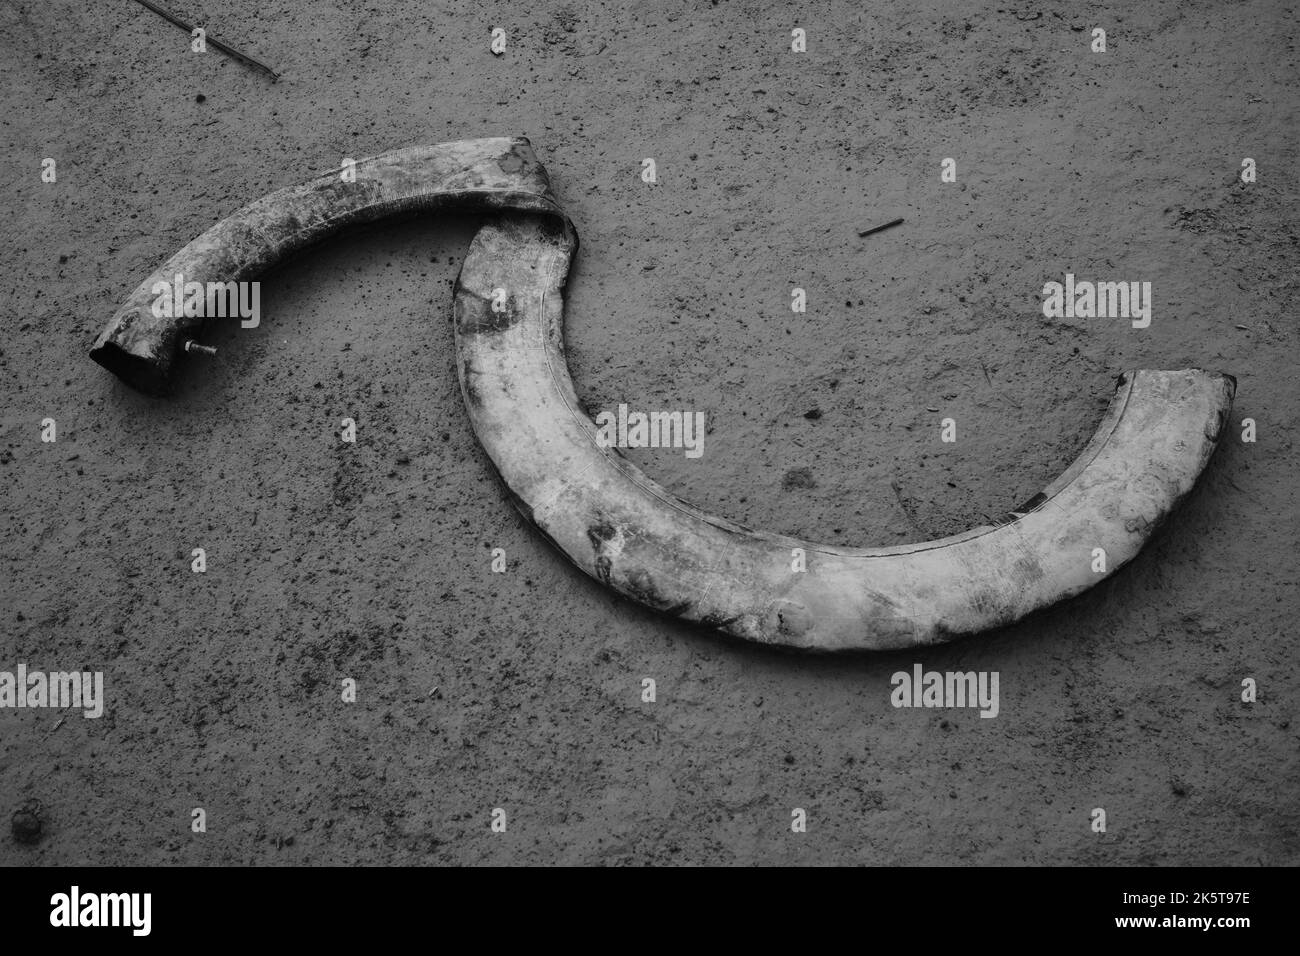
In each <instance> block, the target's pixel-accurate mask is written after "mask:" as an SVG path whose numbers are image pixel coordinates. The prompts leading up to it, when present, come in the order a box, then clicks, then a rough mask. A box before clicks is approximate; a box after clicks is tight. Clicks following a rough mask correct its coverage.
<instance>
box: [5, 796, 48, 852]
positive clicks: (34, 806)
mask: <svg viewBox="0 0 1300 956" xmlns="http://www.w3.org/2000/svg"><path fill="white" fill-rule="evenodd" d="M40 809H41V804H40V801H38V800H28V801H27V802H26V803H24V804H23V805H22V806H21V807H19V808H18V809H17V810H15V811H14V815H13V817H12V818H11V819H10V821H9V827H10V830H11V831H12V832H13V836H14V839H15V840H16V841H17V842H19V843H22V844H25V845H27V846H31V845H32V844H34V843H37V842H39V840H40V839H41V836H42V834H44V832H45V824H44V823H43V822H42V820H41V817H40Z"/></svg>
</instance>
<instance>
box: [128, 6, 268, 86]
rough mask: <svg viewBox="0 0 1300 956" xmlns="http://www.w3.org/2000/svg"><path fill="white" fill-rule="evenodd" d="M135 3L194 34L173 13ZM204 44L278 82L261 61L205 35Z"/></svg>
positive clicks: (189, 25) (158, 7)
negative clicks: (208, 44)
mask: <svg viewBox="0 0 1300 956" xmlns="http://www.w3.org/2000/svg"><path fill="white" fill-rule="evenodd" d="M135 2H136V3H138V4H140V6H142V7H147V8H149V9H150V10H152V11H153V12H154V13H156V14H158V16H160V17H162V18H163V19H164V20H166V21H168V22H169V23H173V24H175V25H176V26H178V27H180V28H181V29H182V30H184V31H185V32H186V33H189V34H193V33H194V27H193V26H192V25H191V24H188V23H186V22H185V21H184V20H182V19H181V18H180V17H178V16H176V15H175V14H174V13H168V12H167V11H166V10H164V9H163V8H162V7H160V6H158V5H157V4H154V3H150V2H149V0H135ZM204 42H205V43H210V44H211V45H212V46H213V47H215V48H216V49H218V50H220V51H221V52H222V53H224V54H226V55H227V56H232V57H234V58H235V59H236V60H242V61H244V62H245V63H247V64H248V65H249V66H251V67H253V68H254V69H258V70H261V71H262V72H263V73H265V74H267V75H268V76H269V77H271V79H273V80H278V79H279V78H280V74H279V73H277V72H275V70H273V69H271V68H270V67H269V66H267V65H266V64H265V63H263V62H262V61H261V60H255V59H253V58H252V57H251V56H249V55H248V54H247V53H240V52H239V51H238V50H236V49H235V48H234V47H231V46H226V44H224V43H222V42H221V41H220V40H218V39H216V38H215V37H210V36H206V34H205V36H204Z"/></svg>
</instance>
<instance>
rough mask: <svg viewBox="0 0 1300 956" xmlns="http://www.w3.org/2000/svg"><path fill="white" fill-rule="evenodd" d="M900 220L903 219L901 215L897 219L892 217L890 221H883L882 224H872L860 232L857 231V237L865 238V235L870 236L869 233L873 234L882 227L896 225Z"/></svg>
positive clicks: (887, 227) (886, 227)
mask: <svg viewBox="0 0 1300 956" xmlns="http://www.w3.org/2000/svg"><path fill="white" fill-rule="evenodd" d="M902 221H903V217H902V216H899V217H898V218H897V219H893V220H891V221H889V222H887V223H885V224H884V225H883V226H873V227H872V228H870V229H864V230H863V231H862V232H859V233H858V238H859V239H864V238H866V237H867V236H870V235H873V234H874V233H877V232H880V231H881V230H882V229H889V228H891V227H892V226H897V225H898V224H899V223H900V222H902Z"/></svg>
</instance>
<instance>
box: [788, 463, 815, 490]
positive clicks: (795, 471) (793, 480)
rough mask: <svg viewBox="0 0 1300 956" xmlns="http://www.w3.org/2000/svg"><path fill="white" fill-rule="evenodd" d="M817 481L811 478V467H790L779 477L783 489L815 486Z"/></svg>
mask: <svg viewBox="0 0 1300 956" xmlns="http://www.w3.org/2000/svg"><path fill="white" fill-rule="evenodd" d="M816 487H817V482H816V481H814V480H813V473H812V469H811V468H791V469H790V470H789V471H787V472H786V473H785V475H784V476H783V477H782V478H781V488H782V490H783V491H790V490H792V489H794V488H816Z"/></svg>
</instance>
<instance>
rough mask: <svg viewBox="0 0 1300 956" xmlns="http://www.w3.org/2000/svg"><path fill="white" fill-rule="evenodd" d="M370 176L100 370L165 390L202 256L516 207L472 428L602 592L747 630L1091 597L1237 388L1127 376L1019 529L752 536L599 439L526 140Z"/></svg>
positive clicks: (480, 362)
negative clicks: (566, 324)
mask: <svg viewBox="0 0 1300 956" xmlns="http://www.w3.org/2000/svg"><path fill="white" fill-rule="evenodd" d="M458 164H459V165H458ZM357 180H358V183H357V184H348V185H347V186H345V185H343V184H339V183H338V182H337V174H334V175H332V176H327V177H320V178H318V179H315V180H311V181H309V182H307V183H304V184H302V185H300V186H296V187H291V188H290V189H286V190H281V191H280V192H277V193H273V194H271V195H270V196H268V197H266V198H265V199H263V200H259V201H258V202H256V203H253V204H251V205H249V206H247V207H245V208H244V209H243V210H241V211H240V212H239V213H237V214H236V215H235V216H232V217H231V219H229V220H226V221H224V222H222V223H220V224H219V225H218V226H216V227H214V228H213V229H212V230H210V231H209V232H208V233H206V234H205V235H204V236H201V237H200V238H199V239H197V240H195V241H194V242H193V243H191V244H190V245H189V246H187V247H186V248H185V249H183V250H182V251H181V252H180V253H179V254H178V255H177V256H176V257H175V258H174V259H173V260H172V261H170V262H168V263H167V264H166V265H164V266H163V267H162V268H161V269H159V271H158V273H157V274H156V275H155V276H152V277H150V279H148V280H146V282H145V283H143V284H142V285H141V287H140V289H137V291H136V293H135V294H133V296H132V297H131V298H130V299H128V301H127V303H126V305H124V306H123V308H122V309H121V310H119V312H118V314H117V315H116V316H115V317H114V319H113V321H112V322H111V323H110V325H109V327H108V328H107V329H106V330H105V332H104V333H103V335H101V336H100V339H99V341H98V342H97V343H96V346H95V351H94V352H93V353H92V354H93V355H94V357H95V358H96V360H97V361H99V362H100V363H101V364H103V365H105V366H107V367H108V368H110V369H111V370H112V371H114V372H115V373H116V374H118V375H119V376H120V377H122V378H123V379H124V380H126V381H127V382H129V383H130V384H132V385H134V386H135V387H137V388H141V389H143V390H145V391H151V392H154V391H160V390H163V389H165V387H166V384H167V381H168V379H169V377H170V373H171V362H172V358H173V356H174V355H175V352H176V350H177V348H178V347H179V343H180V342H181V341H182V340H183V339H184V338H186V337H187V336H190V335H192V334H194V333H195V332H196V331H197V328H196V322H195V320H178V319H155V318H154V317H153V316H152V315H150V314H149V312H148V309H147V301H148V295H147V293H148V290H149V289H150V288H151V287H152V283H153V282H154V281H156V279H158V278H163V279H165V278H168V277H170V276H171V275H172V274H173V273H175V272H177V271H182V266H183V267H184V271H185V274H186V276H187V278H194V279H197V280H199V281H208V280H217V281H224V280H227V279H236V280H237V279H243V278H247V277H249V276H252V275H255V274H257V273H258V272H260V271H261V270H263V269H265V268H267V267H268V266H270V265H271V264H273V263H274V262H276V261H278V260H279V259H280V258H281V257H282V256H284V255H285V254H287V253H288V252H291V251H293V250H294V249H298V248H301V247H302V246H303V245H305V244H306V243H308V242H310V241H313V240H315V239H317V238H320V237H321V236H323V235H325V234H327V233H329V232H332V231H334V230H335V229H337V228H340V227H341V226H342V225H345V224H347V223H351V222H363V221H371V220H374V219H378V218H381V217H382V216H386V215H391V214H395V213H399V212H410V211H420V210H424V209H430V208H436V207H438V206H441V205H445V204H449V203H458V204H462V205H469V206H474V207H479V208H490V209H499V210H501V214H500V215H499V216H496V217H494V219H493V220H492V221H489V222H488V223H486V224H485V225H484V226H483V227H482V228H481V229H480V230H479V232H478V234H477V235H476V236H475V238H474V240H473V242H472V244H471V247H470V251H469V254H468V255H467V257H466V259H465V261H464V264H463V266H462V270H461V274H460V276H459V278H458V280H457V285H456V290H455V302H454V316H455V329H456V353H457V362H456V364H457V370H458V374H459V377H460V382H461V388H462V392H463V395H464V398H465V404H466V408H467V410H468V413H469V417H470V421H471V424H472V426H473V428H474V431H475V434H476V435H477V436H478V438H479V441H480V442H481V443H482V444H483V447H484V448H485V450H486V451H487V453H488V455H489V457H490V458H491V459H492V461H493V463H494V464H495V465H496V468H497V470H498V472H499V473H500V475H501V478H502V479H503V481H504V483H505V485H506V487H507V489H508V490H509V493H510V496H511V499H512V500H513V502H514V503H515V505H516V506H517V507H518V508H519V509H520V510H521V511H522V512H523V513H524V514H525V515H526V516H527V517H528V518H529V519H530V520H531V521H532V522H533V524H534V525H536V527H537V528H538V529H539V530H540V531H541V532H542V533H543V534H544V535H545V536H546V537H547V538H548V539H549V540H551V541H552V542H553V543H554V544H555V546H556V547H557V548H559V549H560V550H561V551H562V552H563V553H564V554H565V555H566V556H567V557H568V558H569V559H570V560H571V561H572V562H573V563H574V564H576V565H577V566H578V567H579V568H581V569H582V570H583V571H585V572H586V573H587V574H590V575H591V576H592V577H594V578H596V579H597V580H599V581H601V582H603V583H604V584H606V585H608V586H609V587H611V588H613V589H615V590H616V591H618V592H620V593H622V594H624V595H626V596H627V597H629V598H632V599H633V600H636V601H638V602H640V603H642V604H644V605H646V606H648V607H652V608H655V609H657V610H660V611H663V612H665V613H667V614H670V615H673V616H677V617H681V618H684V619H686V620H690V621H695V622H698V623H701V624H704V625H708V626H712V627H715V628H718V629H720V630H723V631H725V632H727V633H730V634H732V635H735V636H737V637H742V638H745V639H748V640H753V641H759V642H762V643H767V644H779V645H786V646H791V647H798V648H804V649H812V650H822V651H834V650H847V649H886V648H900V647H908V646H918V645H927V644H933V643H938V642H941V641H945V640H948V639H950V638H952V637H955V636H958V635H962V634H971V633H975V632H978V631H982V630H985V629H988V628H993V627H998V626H1001V625H1005V624H1009V623H1011V622H1013V621H1015V620H1018V619H1019V618H1021V617H1023V616H1024V615H1026V614H1029V613H1030V612H1032V611H1035V610H1037V609H1040V608H1043V607H1047V606H1048V605H1051V604H1053V603H1056V602H1058V601H1060V600H1063V599H1065V598H1068V597H1071V596H1073V595H1076V594H1078V593H1080V592H1081V591H1084V590H1086V589H1087V588H1088V587H1090V586H1092V585H1093V584H1095V583H1097V582H1098V581H1100V580H1102V579H1103V578H1105V577H1107V576H1108V575H1110V574H1112V573H1114V572H1115V571H1116V570H1117V569H1118V568H1120V567H1122V566H1123V565H1124V564H1126V563H1127V562H1128V561H1130V560H1132V558H1133V557H1134V556H1135V555H1136V554H1137V553H1138V551H1139V550H1140V549H1141V547H1142V545H1143V544H1144V543H1145V542H1146V540H1147V539H1148V538H1149V537H1150V535H1151V534H1152V532H1153V531H1154V530H1155V528H1156V527H1157V526H1158V525H1159V524H1160V522H1161V521H1162V520H1163V519H1164V518H1165V517H1166V516H1168V514H1169V513H1170V512H1171V511H1172V510H1173V508H1174V507H1176V505H1177V504H1178V502H1179V501H1180V500H1181V499H1182V498H1183V496H1185V495H1186V494H1187V493H1188V491H1190V490H1191V488H1192V486H1193V484H1194V483H1195V481H1196V479H1197V477H1198V475H1199V474H1200V473H1201V471H1202V469H1203V468H1204V467H1205V464H1206V462H1207V461H1208V460H1209V458H1210V455H1211V454H1212V453H1213V451H1214V448H1215V446H1216V443H1217V441H1218V437H1219V435H1220V433H1221V432H1222V430H1223V428H1224V426H1225V423H1226V420H1227V415H1228V412H1229V410H1230V407H1231V402H1232V398H1233V393H1234V389H1235V381H1234V380H1233V379H1232V377H1231V376H1228V375H1224V374H1219V373H1213V372H1207V371H1203V370H1200V369H1185V370H1181V371H1150V370H1141V371H1134V372H1127V373H1125V374H1124V375H1123V376H1121V377H1120V379H1119V385H1118V388H1117V390H1116V393H1115V396H1114V399H1113V401H1112V403H1111V406H1110V408H1109V410H1108V411H1107V413H1106V416H1105V418H1104V419H1103V421H1102V423H1101V425H1100V426H1099V427H1098V429H1097V431H1096V433H1095V434H1094V436H1093V438H1092V440H1091V441H1090V442H1089V444H1088V446H1087V447H1086V448H1085V449H1084V450H1083V452H1082V453H1081V454H1080V455H1079V457H1078V458H1077V459H1076V461H1075V462H1074V463H1073V464H1072V465H1071V466H1070V467H1069V468H1068V469H1067V470H1066V471H1065V472H1064V473H1063V474H1062V475H1061V476H1060V477H1059V478H1058V479H1057V480H1056V481H1055V482H1053V483H1052V484H1051V485H1050V486H1049V487H1048V488H1047V489H1045V490H1044V491H1043V492H1042V493H1041V494H1039V495H1037V496H1036V497H1035V498H1034V499H1033V500H1032V501H1030V502H1028V503H1026V504H1025V505H1024V506H1023V507H1021V508H1019V509H1017V510H1016V511H1015V512H1012V513H1011V514H1008V515H1007V516H1006V518H1005V520H1003V521H1000V522H997V523H995V524H992V525H988V526H984V527H979V528H975V529H972V530H970V531H967V532H965V533H964V534H959V535H955V536H953V537H949V538H943V539H939V540H936V541H930V542H924V543H919V544H912V545H905V546H902V547H893V548H860V549H854V548H836V547H830V546H827V545H818V544H815V543H812V542H806V541H801V540H799V539H797V538H792V537H787V536H784V535H776V534H769V533H765V532H761V531H754V530H751V529H749V528H745V527H743V526H741V525H739V524H736V523H734V522H731V521H727V520H726V519H723V518H718V517H714V516H711V515H707V514H704V513H703V512H701V511H698V510H697V509H695V508H693V507H691V506H690V505H688V504H686V503H685V502H683V501H680V500H679V499H677V498H676V497H674V496H673V495H672V494H670V493H669V492H668V491H666V490H665V489H663V488H661V487H659V486H658V485H657V484H655V483H654V482H653V481H651V480H650V479H649V478H648V477H646V476H645V475H644V474H642V473H641V472H640V471H639V470H638V469H637V468H636V467H635V466H633V465H632V464H631V463H630V462H628V461H627V460H626V459H625V458H624V457H623V456H622V455H621V454H620V453H618V452H617V450H615V449H606V448H602V447H600V446H599V445H598V444H597V441H596V434H597V429H596V426H595V424H594V423H593V422H592V421H591V419H590V418H589V417H588V416H587V414H586V413H585V411H584V410H583V409H582V406H581V405H580V403H579V402H578V399H577V396H576V394H575V392H574V389H573V384H572V381H571V380H570V378H569V374H568V368H567V364H566V360H565V350H564V335H563V297H562V290H563V287H564V283H565V280H566V278H567V275H568V270H569V264H570V262H571V260H572V256H573V254H574V251H575V249H576V244H577V237H576V233H575V232H574V230H573V229H572V226H571V225H570V223H569V222H568V220H567V219H566V218H565V216H564V214H563V213H562V211H561V210H560V209H559V206H558V205H557V204H556V202H555V199H554V197H553V196H552V194H551V192H550V188H549V183H548V181H547V178H546V174H545V172H544V170H542V168H541V167H540V165H538V164H537V162H536V160H535V158H534V157H533V155H532V151H531V149H530V148H529V146H528V144H527V141H525V140H518V139H516V140H501V139H496V140H476V141H472V142H466V143H452V144H445V145H443V146H435V147H423V148H418V149H411V150H402V151H398V152H396V153H390V154H386V155H385V156H380V157H376V158H374V159H371V160H365V161H362V162H360V163H358V165H357ZM363 182H364V183H365V185H364V187H363V189H361V190H356V189H352V188H348V186H353V185H358V184H361V183H363ZM142 290H143V291H142ZM503 293H504V307H502V306H501V304H500V303H501V302H502V294H503ZM494 303H496V304H497V308H494V307H493V306H494ZM199 321H201V320H199ZM1097 549H1101V551H1102V552H1104V557H1103V558H1102V559H1101V560H1102V562H1103V564H1102V567H1103V568H1104V569H1103V570H1098V560H1097V553H1098V552H1097ZM800 553H802V556H803V558H802V562H800V561H799V560H798V558H797V556H798V555H799V554H800ZM801 564H802V567H803V568H805V569H804V570H799V569H798V568H799V567H800V565H801Z"/></svg>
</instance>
